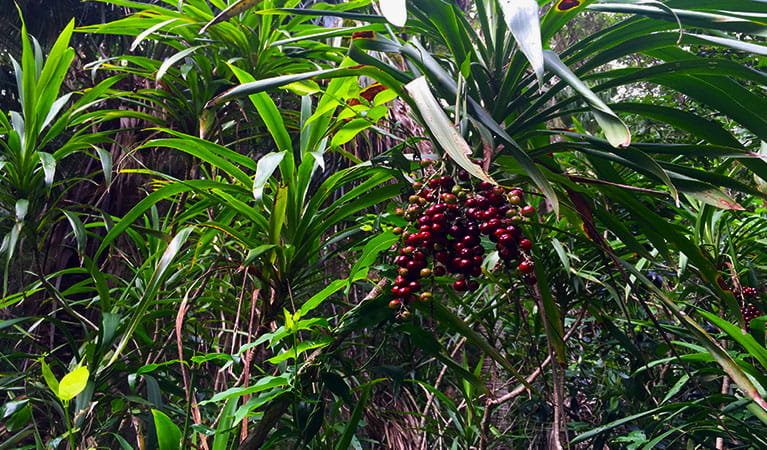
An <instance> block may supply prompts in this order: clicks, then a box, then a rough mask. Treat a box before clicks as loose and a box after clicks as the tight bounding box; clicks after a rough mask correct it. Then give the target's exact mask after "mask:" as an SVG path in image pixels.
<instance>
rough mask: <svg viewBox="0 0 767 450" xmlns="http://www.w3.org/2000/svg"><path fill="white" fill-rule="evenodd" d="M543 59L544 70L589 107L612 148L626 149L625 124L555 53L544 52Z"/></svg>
mask: <svg viewBox="0 0 767 450" xmlns="http://www.w3.org/2000/svg"><path fill="white" fill-rule="evenodd" d="M543 58H544V61H545V64H546V68H547V69H549V70H550V71H552V72H554V73H555V74H556V75H557V76H558V77H559V78H561V79H562V80H563V81H564V82H566V83H567V84H569V85H570V86H571V87H572V88H573V89H575V90H576V91H577V92H578V93H579V94H581V96H582V97H583V99H584V100H586V102H587V103H588V104H589V106H591V108H592V112H593V114H594V118H595V119H596V120H597V122H598V123H599V125H600V126H601V127H602V130H603V131H604V132H605V137H606V138H607V141H608V142H610V144H611V145H612V146H614V147H618V148H622V147H628V146H629V145H630V144H631V132H630V131H629V129H628V127H627V126H626V124H625V123H623V121H622V120H621V119H620V117H618V116H617V115H616V114H615V113H614V112H613V111H612V110H611V109H610V107H609V106H607V104H605V102H603V101H602V99H601V98H599V97H598V96H597V95H596V94H595V93H594V92H592V91H591V89H589V87H588V86H586V83H584V82H583V81H581V80H580V79H579V78H578V77H577V76H576V75H575V74H574V73H573V72H572V71H571V70H570V69H569V68H568V67H567V66H566V65H564V64H563V63H562V61H561V60H560V59H559V56H557V54H556V53H554V52H552V51H550V50H545V51H544V52H543Z"/></svg>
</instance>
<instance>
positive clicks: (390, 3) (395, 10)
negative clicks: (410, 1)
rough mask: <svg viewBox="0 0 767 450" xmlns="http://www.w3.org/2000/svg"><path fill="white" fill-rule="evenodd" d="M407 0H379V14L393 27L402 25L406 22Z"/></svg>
mask: <svg viewBox="0 0 767 450" xmlns="http://www.w3.org/2000/svg"><path fill="white" fill-rule="evenodd" d="M406 1H407V0H380V1H379V2H378V6H379V7H380V8H381V14H383V16H384V17H386V20H388V21H389V23H390V24H392V25H394V26H395V27H404V26H405V23H406V22H407V4H406Z"/></svg>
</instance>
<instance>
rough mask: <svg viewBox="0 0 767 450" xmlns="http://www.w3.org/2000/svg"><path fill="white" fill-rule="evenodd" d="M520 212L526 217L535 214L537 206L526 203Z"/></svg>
mask: <svg viewBox="0 0 767 450" xmlns="http://www.w3.org/2000/svg"><path fill="white" fill-rule="evenodd" d="M520 213H521V214H522V215H523V216H525V217H530V216H532V215H533V214H535V207H533V206H530V205H525V206H523V207H522V210H521V211H520Z"/></svg>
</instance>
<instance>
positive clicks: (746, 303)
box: [733, 286, 762, 328]
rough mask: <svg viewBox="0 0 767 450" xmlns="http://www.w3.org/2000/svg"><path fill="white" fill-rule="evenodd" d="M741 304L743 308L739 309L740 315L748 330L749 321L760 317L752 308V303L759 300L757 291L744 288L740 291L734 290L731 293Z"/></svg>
mask: <svg viewBox="0 0 767 450" xmlns="http://www.w3.org/2000/svg"><path fill="white" fill-rule="evenodd" d="M733 293H734V294H735V296H736V297H738V298H739V299H740V300H741V302H742V303H743V307H741V308H740V313H741V314H743V319H744V321H745V322H746V328H748V325H749V323H750V322H751V320H753V319H756V318H757V317H759V316H761V315H762V313H761V312H760V311H759V309H758V308H757V307H756V306H754V304H753V302H754V301H756V300H758V299H759V291H758V290H756V288H752V287H748V286H747V287H744V288H743V289H741V290H735V291H734V292H733Z"/></svg>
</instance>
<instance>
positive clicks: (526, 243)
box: [519, 239, 533, 251]
mask: <svg viewBox="0 0 767 450" xmlns="http://www.w3.org/2000/svg"><path fill="white" fill-rule="evenodd" d="M519 247H520V248H521V249H522V250H525V251H530V249H532V248H533V241H531V240H530V239H522V240H521V241H519Z"/></svg>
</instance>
